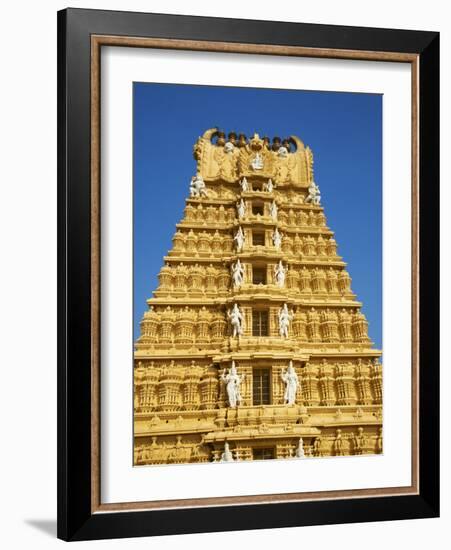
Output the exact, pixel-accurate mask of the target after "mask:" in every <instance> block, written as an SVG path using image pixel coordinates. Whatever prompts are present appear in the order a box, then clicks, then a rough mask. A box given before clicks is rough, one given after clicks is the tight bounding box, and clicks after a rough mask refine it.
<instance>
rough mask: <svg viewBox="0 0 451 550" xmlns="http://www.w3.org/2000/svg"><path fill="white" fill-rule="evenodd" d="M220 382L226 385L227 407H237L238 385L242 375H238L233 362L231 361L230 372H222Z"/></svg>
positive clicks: (239, 400)
mask: <svg viewBox="0 0 451 550" xmlns="http://www.w3.org/2000/svg"><path fill="white" fill-rule="evenodd" d="M221 380H222V381H223V382H224V384H225V385H226V390H227V399H228V401H229V406H230V407H231V408H232V409H234V408H236V406H237V405H241V393H240V385H241V382H242V381H243V380H244V374H243V376H239V375H238V372H237V370H236V367H235V361H232V366H231V367H230V370H229V372H228V373H227V374H226V370H225V369H224V370H223V372H222V374H221Z"/></svg>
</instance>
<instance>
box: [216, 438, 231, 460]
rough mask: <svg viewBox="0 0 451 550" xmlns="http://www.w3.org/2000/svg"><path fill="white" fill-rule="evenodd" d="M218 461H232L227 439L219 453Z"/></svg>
mask: <svg viewBox="0 0 451 550" xmlns="http://www.w3.org/2000/svg"><path fill="white" fill-rule="evenodd" d="M219 462H233V454H232V451H231V450H230V447H229V444H228V443H227V441H226V442H225V443H224V452H223V453H222V454H221V458H220V459H219Z"/></svg>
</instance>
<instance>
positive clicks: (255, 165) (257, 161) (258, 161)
mask: <svg viewBox="0 0 451 550" xmlns="http://www.w3.org/2000/svg"><path fill="white" fill-rule="evenodd" d="M251 168H252V169H253V170H261V169H262V168H263V159H262V156H261V154H260V153H255V157H254V158H253V159H252V161H251Z"/></svg>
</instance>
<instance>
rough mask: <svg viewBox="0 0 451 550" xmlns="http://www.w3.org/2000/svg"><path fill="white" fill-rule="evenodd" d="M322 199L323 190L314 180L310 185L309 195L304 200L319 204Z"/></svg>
mask: <svg viewBox="0 0 451 550" xmlns="http://www.w3.org/2000/svg"><path fill="white" fill-rule="evenodd" d="M320 201H321V192H320V190H319V186H318V185H316V183H315V182H314V181H312V183H311V184H310V185H309V188H308V195H307V197H306V199H305V201H304V202H311V203H312V204H314V205H316V206H319V203H320Z"/></svg>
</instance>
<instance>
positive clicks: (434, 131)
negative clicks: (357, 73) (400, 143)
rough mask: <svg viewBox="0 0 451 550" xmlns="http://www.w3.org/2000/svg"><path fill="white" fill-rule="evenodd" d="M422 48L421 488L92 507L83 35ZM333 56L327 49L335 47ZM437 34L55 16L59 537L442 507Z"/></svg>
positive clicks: (405, 515) (412, 513)
mask: <svg viewBox="0 0 451 550" xmlns="http://www.w3.org/2000/svg"><path fill="white" fill-rule="evenodd" d="M92 35H112V36H130V37H153V38H165V39H179V40H195V41H219V42H227V43H248V44H268V45H280V46H299V47H305V48H322V49H330V50H342V51H350V50H353V51H373V52H382V53H383V52H399V53H409V54H415V55H417V56H418V62H419V80H418V83H417V84H418V100H419V118H418V140H419V141H418V145H419V155H418V159H417V160H418V164H419V197H418V201H419V299H418V304H417V305H418V308H419V333H418V334H419V367H420V377H419V386H418V398H419V461H418V471H419V480H420V483H419V492H418V494H417V495H401V496H381V497H377V498H373V497H372V498H357V499H353V498H348V499H337V500H324V501H322V500H316V501H310V502H286V503H265V504H253V505H227V506H218V507H200V508H187V509H181V508H178V509H177V508H176V509H156V510H143V511H127V510H124V511H116V512H111V513H97V512H95V511H93V509H92V479H91V476H92V445H93V442H92V440H91V437H90V435H89V434H90V433H91V383H92V379H91V352H92V350H91V344H92V333H91V253H92V250H91V225H90V216H91V202H90V201H91V185H90V182H91V117H90V109H91V96H90V86H91V36H92ZM331 57H334V55H333V54H331ZM438 327H439V33H436V32H423V31H408V30H391V29H376V28H360V27H344V26H330V25H314V24H301V23H281V22H271V21H251V20H238V19H220V18H210V17H192V16H177V15H161V14H147V13H131V12H114V11H101V10H85V9H67V10H63V11H60V12H59V13H58V537H59V538H61V539H64V540H88V539H100V538H116V537H137V536H151V535H165V534H179V533H197V532H214V531H230V530H241V529H260V528H278V527H291V526H301V525H317V524H332V523H351V522H366V521H382V520H395V519H413V518H428V517H437V516H438V515H439V330H438Z"/></svg>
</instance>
